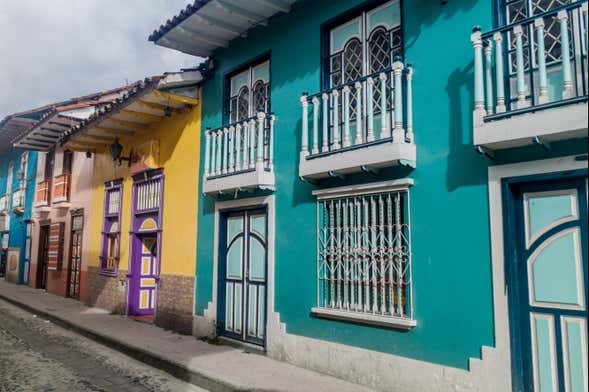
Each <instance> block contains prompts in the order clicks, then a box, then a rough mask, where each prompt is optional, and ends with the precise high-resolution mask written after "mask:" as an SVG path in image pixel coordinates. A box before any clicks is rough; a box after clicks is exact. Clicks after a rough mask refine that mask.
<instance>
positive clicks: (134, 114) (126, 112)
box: [119, 109, 163, 122]
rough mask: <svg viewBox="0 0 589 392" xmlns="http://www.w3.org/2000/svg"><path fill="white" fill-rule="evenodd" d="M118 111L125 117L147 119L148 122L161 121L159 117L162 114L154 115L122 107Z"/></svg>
mask: <svg viewBox="0 0 589 392" xmlns="http://www.w3.org/2000/svg"><path fill="white" fill-rule="evenodd" d="M119 113H120V114H122V115H124V116H127V117H131V118H135V119H138V120H142V121H148V122H157V121H161V119H162V118H163V117H162V116H156V115H154V114H147V113H142V112H135V111H133V110H128V109H122V110H121V111H119Z"/></svg>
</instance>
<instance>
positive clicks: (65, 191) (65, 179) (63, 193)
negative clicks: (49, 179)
mask: <svg viewBox="0 0 589 392" xmlns="http://www.w3.org/2000/svg"><path fill="white" fill-rule="evenodd" d="M70 181H71V175H70V174H69V173H64V174H62V175H60V176H57V177H55V179H54V180H53V202H54V203H63V202H68V201H69V199H70Z"/></svg>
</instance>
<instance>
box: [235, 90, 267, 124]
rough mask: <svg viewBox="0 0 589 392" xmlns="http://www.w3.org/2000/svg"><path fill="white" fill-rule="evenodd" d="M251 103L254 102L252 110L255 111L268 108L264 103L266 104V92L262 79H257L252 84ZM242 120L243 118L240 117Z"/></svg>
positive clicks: (262, 110)
mask: <svg viewBox="0 0 589 392" xmlns="http://www.w3.org/2000/svg"><path fill="white" fill-rule="evenodd" d="M252 95H253V103H254V108H253V109H254V110H255V111H256V112H266V111H268V108H267V107H266V105H267V104H268V92H267V91H266V84H264V82H263V81H261V80H258V81H257V82H256V83H255V84H254V88H253V93H252ZM240 120H243V119H240Z"/></svg>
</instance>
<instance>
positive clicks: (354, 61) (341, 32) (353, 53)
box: [324, 0, 403, 120]
mask: <svg viewBox="0 0 589 392" xmlns="http://www.w3.org/2000/svg"><path fill="white" fill-rule="evenodd" d="M401 13H402V7H401V1H400V0H394V1H389V2H386V3H384V4H382V5H379V6H377V7H374V8H371V9H368V10H365V11H363V12H359V13H358V14H356V16H354V17H353V18H352V19H348V20H347V21H345V22H342V23H340V24H338V25H337V26H335V27H332V28H330V29H329V30H328V31H327V36H326V37H325V39H326V40H327V41H328V42H329V44H328V46H329V52H328V57H327V59H326V60H325V62H324V64H325V65H326V77H327V81H326V82H327V83H326V84H327V85H326V86H325V87H326V88H334V87H338V86H341V85H344V84H351V83H354V82H355V81H358V80H362V79H363V78H365V77H367V76H370V75H373V76H378V74H379V73H381V72H383V71H386V70H390V68H391V67H392V65H393V62H394V61H395V57H397V56H399V57H402V56H403V28H402V16H401ZM380 90H381V86H380V83H376V84H375V85H374V99H373V105H374V113H375V114H376V115H378V114H379V113H380V112H381V99H380V94H381V92H380ZM356 99H357V98H356V94H352V95H351V96H350V108H351V113H350V117H351V118H352V119H355V118H356ZM390 105H391V98H390V97H389V96H388V97H387V107H390ZM341 112H342V111H340V116H341ZM340 120H341V119H340Z"/></svg>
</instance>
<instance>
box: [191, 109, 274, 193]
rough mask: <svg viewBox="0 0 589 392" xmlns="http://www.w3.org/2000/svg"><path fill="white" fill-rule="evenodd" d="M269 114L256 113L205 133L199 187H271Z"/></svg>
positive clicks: (221, 189)
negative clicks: (202, 165) (200, 183)
mask: <svg viewBox="0 0 589 392" xmlns="http://www.w3.org/2000/svg"><path fill="white" fill-rule="evenodd" d="M274 123H275V117H274V115H273V114H268V113H263V112H260V113H258V114H257V115H256V116H255V117H251V118H248V119H245V120H242V121H239V122H236V123H233V124H230V125H227V126H224V127H221V128H218V129H215V130H210V129H207V131H206V134H205V163H204V178H203V191H204V193H206V194H213V193H224V192H234V191H239V190H240V189H252V188H262V189H272V190H273V189H274V170H273V168H274Z"/></svg>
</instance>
